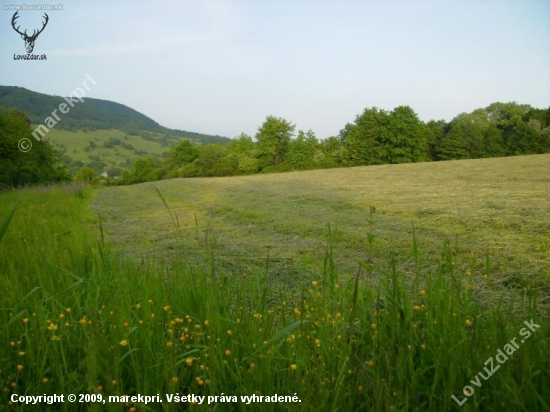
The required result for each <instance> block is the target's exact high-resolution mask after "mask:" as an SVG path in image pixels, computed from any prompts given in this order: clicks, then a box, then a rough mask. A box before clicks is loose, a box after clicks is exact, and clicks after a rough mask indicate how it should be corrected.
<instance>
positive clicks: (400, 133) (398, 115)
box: [377, 106, 426, 163]
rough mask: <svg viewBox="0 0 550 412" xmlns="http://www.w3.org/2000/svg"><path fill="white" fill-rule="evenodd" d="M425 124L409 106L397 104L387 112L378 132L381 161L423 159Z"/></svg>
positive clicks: (396, 161)
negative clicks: (387, 114)
mask: <svg viewBox="0 0 550 412" xmlns="http://www.w3.org/2000/svg"><path fill="white" fill-rule="evenodd" d="M424 127H425V125H424V124H423V123H422V122H421V121H420V119H419V118H418V115H417V114H416V113H415V112H414V110H413V109H412V108H411V107H409V106H399V107H396V108H395V109H393V111H392V112H391V113H390V114H389V116H388V117H387V119H386V121H385V122H384V126H383V127H382V128H380V132H379V133H378V144H377V146H378V150H379V158H380V160H381V161H382V162H383V163H410V162H419V161H421V160H423V158H424V153H425V145H426V143H425V134H424Z"/></svg>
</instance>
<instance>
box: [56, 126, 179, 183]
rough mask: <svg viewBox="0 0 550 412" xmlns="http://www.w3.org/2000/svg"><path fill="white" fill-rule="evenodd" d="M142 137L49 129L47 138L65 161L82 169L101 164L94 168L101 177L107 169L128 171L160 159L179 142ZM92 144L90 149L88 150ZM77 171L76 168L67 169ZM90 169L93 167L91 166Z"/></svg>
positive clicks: (149, 134)
mask: <svg viewBox="0 0 550 412" xmlns="http://www.w3.org/2000/svg"><path fill="white" fill-rule="evenodd" d="M142 133H144V135H145V136H147V137H146V138H143V136H141V135H129V134H127V133H125V132H123V131H120V130H93V131H83V130H79V131H69V130H58V129H51V130H50V131H49V132H48V135H47V138H48V139H49V141H51V142H52V143H53V145H54V147H55V148H56V149H58V150H60V151H61V152H62V153H63V155H64V156H66V160H67V161H69V160H70V161H71V162H73V163H74V162H82V164H84V165H88V164H90V162H94V161H95V162H96V163H98V162H102V163H103V164H104V166H103V168H99V165H98V166H97V167H94V169H97V170H96V171H97V172H98V174H99V173H102V172H103V171H105V170H107V169H109V168H113V167H116V168H119V169H121V170H124V169H126V168H129V167H131V165H132V163H133V162H134V161H135V160H136V159H138V158H140V157H146V156H151V157H154V158H158V157H160V156H161V155H162V154H163V153H164V152H168V150H169V149H170V147H171V146H172V145H175V144H177V143H179V142H181V140H182V139H181V138H179V137H176V136H169V135H162V134H160V133H153V132H142ZM117 140H118V141H119V143H118V144H114V145H112V144H111V145H110V144H109V142H113V141H117ZM90 142H92V144H93V147H90ZM69 166H70V167H71V168H72V169H74V170H77V169H78V168H79V167H76V166H72V165H69ZM92 166H93V164H92Z"/></svg>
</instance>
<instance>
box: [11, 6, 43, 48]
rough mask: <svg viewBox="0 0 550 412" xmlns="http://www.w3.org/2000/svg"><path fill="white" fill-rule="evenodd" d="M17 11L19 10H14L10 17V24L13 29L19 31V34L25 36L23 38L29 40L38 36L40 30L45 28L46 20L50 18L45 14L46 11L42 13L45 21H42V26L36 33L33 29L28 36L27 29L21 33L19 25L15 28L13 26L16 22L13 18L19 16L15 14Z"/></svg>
mask: <svg viewBox="0 0 550 412" xmlns="http://www.w3.org/2000/svg"><path fill="white" fill-rule="evenodd" d="M17 13H19V11H16V12H15V14H14V15H13V17H12V19H11V25H12V27H13V29H14V30H15V31H16V32H17V33H19V34H20V35H21V36H24V37H25V40H31V41H32V40H36V38H37V37H38V35H39V34H40V33H42V31H43V30H44V28H45V27H46V25H47V24H48V21H49V20H50V18H49V17H48V15H47V14H46V13H44V17H45V18H46V21H45V22H44V23H42V28H41V29H40V30H38V33H37V32H36V30H34V31H33V33H32V36H28V35H27V30H25V32H24V33H21V32H20V31H19V27H20V26H17V28H15V23H16V22H15V20H16V19H17V18H18V17H19V16H18V15H17Z"/></svg>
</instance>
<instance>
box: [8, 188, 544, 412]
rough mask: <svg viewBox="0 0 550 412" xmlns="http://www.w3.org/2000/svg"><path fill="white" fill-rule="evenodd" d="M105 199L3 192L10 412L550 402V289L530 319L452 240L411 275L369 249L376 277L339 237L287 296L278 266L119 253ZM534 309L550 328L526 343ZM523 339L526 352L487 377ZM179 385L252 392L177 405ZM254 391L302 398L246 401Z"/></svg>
mask: <svg viewBox="0 0 550 412" xmlns="http://www.w3.org/2000/svg"><path fill="white" fill-rule="evenodd" d="M17 195H18V196H19V204H18V206H17V209H16V211H15V213H14V214H13V217H12V219H11V222H10V223H9V225H7V226H6V225H2V222H7V220H8V217H9V214H10V211H11V209H12V207H13V204H14V202H15V198H16V196H17ZM92 195H93V192H91V191H90V190H89V189H77V190H72V189H67V188H63V187H60V188H52V189H49V190H29V191H22V192H19V193H17V194H16V193H9V194H2V195H1V196H0V212H1V213H2V214H1V215H0V228H3V227H4V228H5V230H4V236H3V238H2V239H1V240H0V242H1V243H0V248H1V249H0V291H1V293H0V386H1V388H2V395H1V399H0V404H1V406H0V409H1V410H29V408H30V407H25V406H21V405H20V404H17V403H10V399H11V395H12V394H13V393H17V394H19V395H35V396H36V395H43V394H65V395H68V394H70V393H73V394H83V393H89V394H101V395H102V396H103V399H107V398H108V396H109V395H134V394H141V395H157V394H160V395H161V397H162V398H163V400H164V402H163V403H162V404H160V403H159V404H149V405H142V404H137V403H136V404H115V403H108V402H107V403H106V404H97V403H89V404H71V403H68V402H66V403H64V404H61V405H60V406H59V409H60V410H67V411H74V410H98V411H102V410H113V411H118V410H121V409H122V407H124V408H126V409H129V410H163V411H172V410H173V411H176V410H185V409H187V408H189V409H191V408H195V409H197V410H219V411H225V410H251V409H252V410H261V411H264V410H265V411H272V410H273V411H275V410H300V411H303V410H304V411H309V410H315V411H355V410H375V411H388V410H394V411H408V410H418V411H444V410H458V409H463V410H465V411H468V410H494V411H497V410H521V411H536V410H548V408H549V407H550V404H549V401H548V399H550V379H549V377H550V359H549V356H548V354H549V353H550V347H549V346H550V345H549V338H550V332H549V329H548V325H547V321H548V318H547V314H543V313H541V311H540V308H539V304H538V301H537V291H536V290H525V293H524V294H523V295H522V296H524V299H522V300H521V301H519V302H513V304H514V305H518V304H519V305H520V306H521V308H522V315H518V314H517V313H518V312H517V311H512V310H508V309H509V308H508V307H507V305H511V304H512V303H510V302H509V300H505V299H502V300H500V302H501V304H500V305H499V304H498V302H499V299H498V296H497V297H495V299H496V302H497V304H496V305H487V306H485V305H484V302H480V301H478V300H477V299H476V294H475V292H476V290H477V289H478V288H483V287H485V286H486V284H487V282H489V279H490V278H491V277H492V276H498V273H470V272H466V273H457V271H456V269H455V266H454V265H453V262H452V256H451V254H450V253H448V250H447V249H446V248H445V250H443V252H442V256H443V257H442V259H441V262H439V265H438V267H439V269H438V270H434V271H433V272H430V273H416V274H415V276H414V278H413V279H408V280H407V282H405V279H404V278H403V277H402V276H401V274H400V273H398V272H397V270H396V269H395V268H396V265H395V262H392V261H391V259H388V260H387V262H386V263H385V264H380V263H379V262H380V261H378V262H377V263H376V265H375V263H374V260H373V259H372V256H370V257H369V254H368V253H367V260H365V261H364V262H361V266H362V267H363V271H362V272H357V273H356V274H353V275H347V274H339V273H338V272H337V270H336V268H335V267H334V264H333V260H332V256H331V250H330V245H329V247H327V259H326V262H325V265H324V266H325V271H324V273H323V272H320V273H319V274H318V277H317V278H316V279H313V280H311V279H310V280H308V281H307V283H306V282H304V283H302V284H301V286H300V287H299V291H298V293H297V294H296V293H292V294H288V295H285V294H284V292H281V291H280V290H275V289H271V288H269V271H266V272H261V273H243V274H240V275H238V276H235V275H229V274H227V273H223V272H221V271H218V270H216V268H215V267H214V266H212V265H204V266H202V265H197V264H193V263H192V261H191V260H186V259H183V258H182V259H180V260H178V261H176V262H170V265H169V266H168V265H163V264H161V263H158V262H128V261H127V260H124V259H123V258H121V257H118V256H116V255H115V254H114V253H112V252H111V251H110V248H109V245H108V244H107V243H106V242H105V240H104V239H103V236H102V233H101V230H100V221H99V220H97V219H95V218H94V217H91V216H90V215H89V212H88V209H87V206H88V203H89V199H90V197H91V196H92ZM371 217H372V216H371ZM365 230H366V232H367V231H368V230H369V229H368V228H366V229H365ZM369 235H370V236H369V237H368V242H369V243H372V242H373V241H376V240H375V239H374V237H373V236H372V234H371V233H369ZM182 241H184V239H183V240H182ZM413 243H414V245H415V246H414V247H413V250H412V251H411V259H413V260H416V259H418V251H417V250H416V242H413ZM375 271H376V272H377V273H378V274H380V273H381V274H382V276H380V275H378V276H374V272H375ZM503 305H504V306H503ZM510 308H511V306H510ZM531 319H533V321H534V323H536V324H539V325H540V328H539V329H537V330H536V331H534V332H532V333H531V335H530V337H529V338H528V339H525V340H524V342H522V343H520V339H523V338H522V337H521V336H520V330H521V329H522V328H525V327H526V326H525V324H524V321H530V320H531ZM513 338H517V343H518V345H519V348H518V349H517V350H516V351H515V352H514V353H513V354H511V355H510V356H508V358H509V359H508V360H507V361H506V362H504V363H503V364H502V365H500V368H499V369H498V370H497V371H495V372H494V374H493V376H491V377H489V378H488V379H487V380H485V379H483V378H481V379H479V378H477V379H478V380H479V383H480V385H481V387H478V386H476V385H475V384H472V383H471V381H472V380H475V379H476V376H479V375H478V373H479V372H481V373H483V375H485V376H487V373H486V372H485V371H484V370H483V368H484V367H487V368H488V369H489V370H491V368H490V366H491V365H486V364H485V362H486V361H487V359H488V358H489V357H493V359H494V358H495V356H496V355H497V351H498V350H499V349H503V348H504V347H505V345H506V344H508V343H509V342H510V341H511V340H512V339H513ZM494 364H495V365H494V367H495V368H496V366H497V365H498V362H497V361H496V360H494ZM466 385H468V386H470V387H472V388H473V389H474V393H473V395H471V397H469V398H468V400H467V401H466V403H464V405H463V406H462V407H459V406H458V405H457V403H456V402H455V401H454V400H453V399H452V398H451V396H452V395H455V396H456V398H457V399H459V400H462V399H463V398H465V395H464V393H463V388H464V387H465V386H466ZM466 392H468V390H467V391H466ZM177 393H179V394H180V395H188V394H195V395H201V396H208V395H212V396H215V395H222V394H224V395H225V396H231V397H232V396H237V397H238V402H233V403H225V402H223V403H221V402H218V403H212V404H210V405H206V404H205V403H206V402H205V403H204V404H202V405H191V404H180V405H177V404H174V403H168V402H167V401H166V398H165V397H164V395H165V394H177ZM253 394H257V395H263V396H266V395H274V394H277V395H294V394H297V396H298V397H299V399H300V400H301V402H300V403H276V404H275V403H265V402H264V403H261V404H260V403H255V404H251V405H248V406H247V405H245V403H243V402H241V401H240V396H241V395H246V396H250V395H253ZM41 408H42V409H45V406H44V405H41V406H40V407H38V408H37V409H38V410H39V409H41Z"/></svg>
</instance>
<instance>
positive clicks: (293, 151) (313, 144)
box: [287, 130, 324, 170]
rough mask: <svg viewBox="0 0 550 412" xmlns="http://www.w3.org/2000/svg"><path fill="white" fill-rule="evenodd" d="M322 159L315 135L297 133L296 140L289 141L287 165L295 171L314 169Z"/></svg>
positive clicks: (310, 132) (309, 132) (302, 132)
mask: <svg viewBox="0 0 550 412" xmlns="http://www.w3.org/2000/svg"><path fill="white" fill-rule="evenodd" d="M323 158H324V154H323V152H322V151H321V149H320V147H319V141H318V140H317V138H316V137H315V134H314V133H313V132H312V131H311V130H308V131H307V132H304V131H303V130H300V131H298V136H297V137H296V139H293V140H291V142H290V149H289V151H288V156H287V163H288V164H289V165H291V166H292V168H293V169H296V170H307V169H315V168H317V167H319V164H320V163H321V161H322V160H323Z"/></svg>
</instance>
